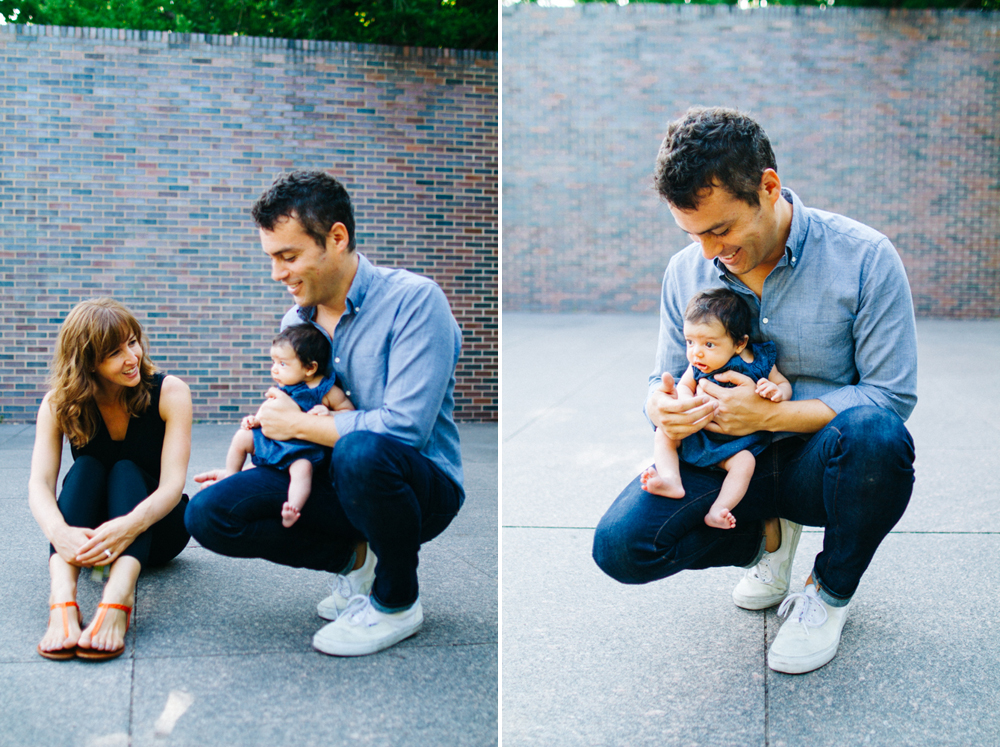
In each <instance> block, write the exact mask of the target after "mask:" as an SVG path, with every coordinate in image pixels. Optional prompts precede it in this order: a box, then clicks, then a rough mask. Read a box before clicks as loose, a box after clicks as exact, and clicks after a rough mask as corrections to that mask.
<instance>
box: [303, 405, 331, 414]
mask: <svg viewBox="0 0 1000 747" xmlns="http://www.w3.org/2000/svg"><path fill="white" fill-rule="evenodd" d="M306 414H307V415H332V414H333V413H331V412H330V408H329V407H327V406H326V405H316V406H315V407H314V408H312V409H311V410H310V411H309V412H308V413H306Z"/></svg>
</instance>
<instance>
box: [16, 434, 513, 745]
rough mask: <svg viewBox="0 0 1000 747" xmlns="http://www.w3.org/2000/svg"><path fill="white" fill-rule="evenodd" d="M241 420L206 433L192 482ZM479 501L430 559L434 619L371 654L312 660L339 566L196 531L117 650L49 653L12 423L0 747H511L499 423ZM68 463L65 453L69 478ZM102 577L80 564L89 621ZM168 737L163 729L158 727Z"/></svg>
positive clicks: (468, 448)
mask: <svg viewBox="0 0 1000 747" xmlns="http://www.w3.org/2000/svg"><path fill="white" fill-rule="evenodd" d="M236 427H237V424H235V423H233V424H224V425H202V424H199V425H195V427H194V433H193V449H192V460H191V467H190V469H189V471H188V475H189V477H188V486H187V488H188V490H187V492H188V493H189V494H193V491H194V490H195V485H194V483H193V481H192V480H191V476H192V475H194V474H196V473H197V472H199V471H202V470H204V469H208V468H211V467H216V466H220V465H222V464H223V462H224V458H225V453H226V448H227V446H228V444H229V440H230V438H231V436H232V434H233V431H234V429H235V428H236ZM459 430H460V431H461V437H462V454H463V459H464V462H465V473H466V492H467V497H466V502H465V505H464V507H463V509H462V511H461V512H460V513H459V515H458V517H457V518H456V519H455V521H454V522H452V525H451V526H450V527H449V528H448V529H447V530H446V531H445V532H444V534H442V535H441V536H440V537H438V538H437V539H435V540H434V541H433V542H431V543H429V544H428V545H426V546H425V547H424V548H423V550H422V551H421V565H420V582H421V599H422V602H423V607H424V616H425V621H424V626H423V628H422V629H421V631H420V632H419V633H418V634H417V635H416V636H414V637H412V638H409V639H407V640H406V641H404V642H402V643H400V644H399V645H397V646H395V647H393V648H391V649H389V650H387V651H384V652H381V653H379V654H376V655H373V656H366V657H358V658H350V659H345V658H337V657H331V656H324V655H322V654H319V653H317V652H315V651H314V650H313V649H312V646H311V644H310V642H311V639H312V634H313V633H314V632H315V631H316V630H318V629H319V627H321V625H322V624H323V623H324V621H323V620H321V619H320V618H319V617H317V615H316V611H315V605H316V602H317V601H319V599H321V598H322V597H324V596H325V595H326V594H328V593H329V591H328V588H329V587H328V585H327V579H328V578H329V574H326V573H320V572H317V571H309V570H302V569H296V568H284V567H281V566H276V565H273V564H270V563H267V562H265V561H261V560H242V559H233V558H224V557H220V556H218V555H215V554H214V553H211V552H209V551H207V550H204V549H202V548H201V547H199V546H198V545H197V543H195V542H194V541H192V542H191V543H190V544H189V545H188V546H187V548H186V549H185V550H184V551H183V552H182V553H181V554H180V556H178V557H177V558H176V559H175V560H174V561H173V562H171V563H170V564H169V565H168V566H166V567H165V568H162V569H158V570H151V571H149V572H146V573H144V574H143V575H142V576H141V577H140V580H139V586H138V593H137V601H136V608H135V613H134V615H133V618H132V629H131V630H130V631H129V633H128V635H127V636H126V652H125V654H124V655H122V656H121V658H119V659H115V660H113V661H109V662H103V663H93V662H83V661H79V660H73V661H68V662H54V661H48V660H45V659H43V658H41V657H40V656H38V654H37V653H36V652H35V645H36V643H37V642H38V640H39V639H40V638H41V636H42V633H43V631H44V625H45V620H46V617H47V606H48V605H47V597H48V572H47V569H46V559H47V557H48V550H47V547H46V542H45V537H44V535H42V533H41V531H40V530H39V528H38V526H37V524H36V523H35V521H34V519H33V518H32V516H31V513H30V511H29V510H28V501H27V481H28V473H29V463H30V457H31V448H32V441H33V437H34V426H33V425H11V424H6V425H0V517H2V523H3V526H4V527H5V531H6V537H7V539H6V541H5V542H3V543H2V544H0V564H2V567H3V568H5V569H6V572H5V573H4V574H3V577H2V579H0V600H2V601H3V609H4V611H5V615H4V618H5V626H4V630H5V634H4V635H3V636H2V638H0V696H2V701H3V704H4V707H3V708H2V709H0V745H12V746H14V745H16V746H17V747H58V746H60V745H66V746H67V747H126V746H129V745H130V746H132V747H138V746H139V745H157V746H158V747H159V746H163V747H166V746H167V745H181V746H184V747H206V746H219V747H232V746H243V745H246V746H248V747H249V746H251V745H253V746H258V745H259V746H261V747H264V746H265V745H266V746H267V747H284V746H292V745H294V746H296V747H297V746H299V745H323V746H324V747H327V746H331V747H332V746H336V745H379V746H381V745H399V746H400V747H404V746H405V747H413V746H414V745H443V746H446V747H450V746H452V745H455V746H459V745H468V746H469V747H480V746H481V745H492V744H496V743H497V720H498V713H497V705H498V695H497V640H498V635H497V426H496V424H460V426H459ZM70 462H71V459H70V456H69V453H68V449H67V450H66V452H65V453H64V459H63V471H65V469H66V468H67V465H68V464H69V463H70ZM99 595H100V586H99V584H98V583H95V582H92V581H91V580H90V579H89V575H88V574H82V581H81V583H80V590H79V601H80V606H81V608H82V610H83V611H84V619H85V620H87V621H89V620H90V619H92V615H93V610H94V609H95V607H96V604H97V602H98V601H99ZM158 732H159V733H158Z"/></svg>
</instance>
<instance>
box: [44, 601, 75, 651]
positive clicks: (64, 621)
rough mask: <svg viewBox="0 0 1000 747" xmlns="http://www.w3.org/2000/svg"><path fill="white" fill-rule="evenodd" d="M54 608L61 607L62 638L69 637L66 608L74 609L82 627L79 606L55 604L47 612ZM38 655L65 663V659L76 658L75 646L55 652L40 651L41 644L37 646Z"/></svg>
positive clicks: (73, 603) (70, 603) (65, 603)
mask: <svg viewBox="0 0 1000 747" xmlns="http://www.w3.org/2000/svg"><path fill="white" fill-rule="evenodd" d="M56 607H62V624H63V637H64V638H66V637H68V636H69V616H68V615H67V614H66V608H67V607H76V616H77V619H78V620H79V621H80V627H83V618H82V617H80V605H78V604H77V603H76V602H56V603H55V604H51V605H49V611H50V612H51V611H52V610H54V609H55V608H56ZM38 653H39V654H40V655H42V656H44V657H45V658H46V659H53V660H55V661H65V660H66V659H72V658H73V657H74V656H76V646H70V647H69V648H57V649H56V650H55V651H42V644H40V643H39V644H38Z"/></svg>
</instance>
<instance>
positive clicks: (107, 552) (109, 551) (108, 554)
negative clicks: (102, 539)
mask: <svg viewBox="0 0 1000 747" xmlns="http://www.w3.org/2000/svg"><path fill="white" fill-rule="evenodd" d="M104 554H105V555H107V556H108V560H110V559H111V550H107V549H105V550H104Z"/></svg>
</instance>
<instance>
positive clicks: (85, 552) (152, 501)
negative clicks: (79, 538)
mask: <svg viewBox="0 0 1000 747" xmlns="http://www.w3.org/2000/svg"><path fill="white" fill-rule="evenodd" d="M160 417H161V418H163V422H164V423H166V431H165V432H164V435H163V448H162V450H161V451H160V482H159V485H157V487H156V490H154V491H153V492H152V493H150V494H149V496H148V497H147V498H146V499H145V500H144V501H142V503H140V504H139V505H138V506H136V507H135V508H134V509H132V510H131V511H130V512H129V513H127V514H125V515H124V516H119V517H118V518H116V519H111V520H109V521H106V522H104V523H103V524H101V526H99V527H97V529H96V530H95V532H94V535H93V537H91V538H90V541H89V542H87V543H86V544H85V545H84V546H83V547H81V548H80V552H79V554H78V555H77V561H78V562H79V563H80V564H81V565H106V564H108V563H111V562H113V561H114V560H115V559H116V558H117V557H118V556H119V555H120V554H121V553H122V552H123V551H124V550H125V548H127V547H128V546H129V545H131V544H132V543H133V542H134V541H135V539H136V537H138V536H139V535H140V534H142V533H143V532H145V531H146V530H147V529H149V528H150V527H151V526H153V524H155V523H156V522H158V521H159V520H160V519H162V518H163V517H164V516H166V515H167V514H169V513H170V512H171V511H173V509H174V507H175V506H176V505H177V503H178V502H179V501H180V499H181V494H182V493H183V492H184V481H185V479H186V478H187V466H188V459H189V458H190V457H191V390H190V389H188V385H187V384H185V383H184V382H183V381H181V380H180V379H178V378H177V377H176V376H167V377H166V378H164V379H163V384H162V385H161V389H160ZM105 549H108V550H110V551H111V557H110V558H108V557H107V555H106V554H105V552H104V550H105Z"/></svg>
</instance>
